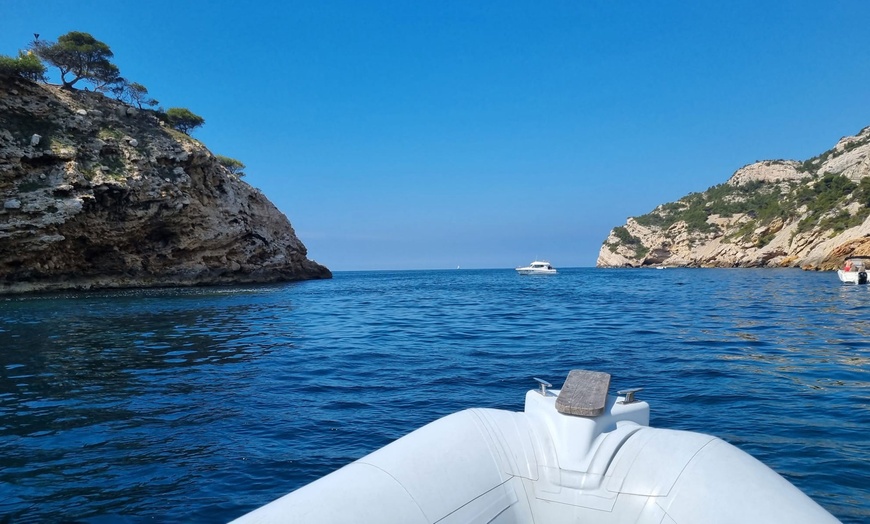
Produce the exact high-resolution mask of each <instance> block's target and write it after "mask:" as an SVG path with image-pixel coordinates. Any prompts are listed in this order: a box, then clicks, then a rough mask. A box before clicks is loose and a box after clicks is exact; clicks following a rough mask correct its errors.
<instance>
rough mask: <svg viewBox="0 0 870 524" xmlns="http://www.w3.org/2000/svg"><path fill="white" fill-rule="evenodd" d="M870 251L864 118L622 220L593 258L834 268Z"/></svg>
mask: <svg viewBox="0 0 870 524" xmlns="http://www.w3.org/2000/svg"><path fill="white" fill-rule="evenodd" d="M850 255H851V256H870V127H868V128H865V129H863V130H862V131H861V132H860V133H858V134H857V135H856V136H849V137H845V138H843V139H841V140H840V141H839V142H838V143H837V144H836V146H835V147H834V148H833V149H830V150H828V151H826V152H824V153H822V154H821V155H818V156H816V157H814V158H811V159H809V160H807V161H805V162H797V161H792V160H768V161H764V162H758V163H755V164H751V165H748V166H745V167H743V168H741V169H738V170H737V171H736V172H735V173H734V174H733V175H732V176H731V178H730V179H729V180H728V181H727V182H726V183H724V184H720V185H718V186H714V187H711V188H710V189H708V190H707V191H705V192H703V193H693V194H690V195H687V196H686V197H683V198H682V199H680V200H678V201H677V202H671V203H668V204H663V205H661V206H659V207H657V208H656V209H654V210H653V211H652V212H650V213H648V214H646V215H642V216H638V217H631V218H629V219H628V221H627V222H626V224H625V225H624V226H618V227H615V228H614V229H613V230H612V231H611V232H610V235H608V237H607V239H606V240H605V241H604V244H603V245H602V246H601V251H600V252H599V255H598V262H597V265H598V266H599V267H641V266H651V265H654V266H661V265H664V266H691V267H802V268H804V269H835V268H837V267H839V266H841V265H842V263H843V260H844V258H845V257H847V256H850Z"/></svg>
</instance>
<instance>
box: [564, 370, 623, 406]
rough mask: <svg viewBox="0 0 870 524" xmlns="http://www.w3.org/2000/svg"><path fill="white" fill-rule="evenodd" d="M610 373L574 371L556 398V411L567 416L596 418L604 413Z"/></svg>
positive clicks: (569, 374)
mask: <svg viewBox="0 0 870 524" xmlns="http://www.w3.org/2000/svg"><path fill="white" fill-rule="evenodd" d="M609 388H610V373H602V372H600V371H586V370H583V369H574V370H572V371H571V372H570V373H568V378H566V379H565V384H564V385H563V386H562V391H560V392H559V396H558V397H557V398H556V410H557V411H558V412H559V413H564V414H565V415H577V416H580V417H595V416H598V415H600V414H602V413H604V406H605V404H607V390H608V389H609Z"/></svg>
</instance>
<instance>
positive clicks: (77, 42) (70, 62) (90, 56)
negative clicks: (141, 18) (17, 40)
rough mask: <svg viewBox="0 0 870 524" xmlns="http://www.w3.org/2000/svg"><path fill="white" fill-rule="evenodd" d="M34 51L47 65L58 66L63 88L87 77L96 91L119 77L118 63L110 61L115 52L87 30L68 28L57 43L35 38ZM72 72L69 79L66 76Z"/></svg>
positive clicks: (67, 87)
mask: <svg viewBox="0 0 870 524" xmlns="http://www.w3.org/2000/svg"><path fill="white" fill-rule="evenodd" d="M32 48H33V51H34V52H35V53H36V54H37V55H38V56H39V57H40V58H42V59H43V60H45V61H46V62H48V63H49V64H51V65H53V66H55V67H57V68H58V69H60V79H61V82H63V87H65V88H66V89H74V87H73V86H74V85H75V84H76V82H78V81H79V80H87V81H89V82H91V83H92V84H93V85H94V88H95V89H97V90H103V89H105V88H106V87H107V86H108V85H111V84H113V83H115V82H117V81H118V80H120V78H121V77H120V73H119V71H118V66H116V65H115V64H113V63H112V62H111V60H110V59H111V58H112V57H114V56H115V55H114V53H112V50H111V49H109V46H108V45H106V44H105V43H103V42H100V41H99V40H97V39H96V38H94V37H93V36H91V35H90V34H88V33H83V32H81V31H70V32H69V33H67V34H65V35H62V36H60V37H59V38H58V39H57V42H56V43H53V42H49V41H46V40H39V39H36V40H34V41H33V45H32ZM67 75H71V76H72V79H67Z"/></svg>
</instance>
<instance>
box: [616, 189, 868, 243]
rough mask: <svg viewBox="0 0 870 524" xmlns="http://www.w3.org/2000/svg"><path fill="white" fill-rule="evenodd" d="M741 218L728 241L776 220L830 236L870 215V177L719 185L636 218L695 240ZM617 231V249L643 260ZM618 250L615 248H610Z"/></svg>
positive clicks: (743, 238) (744, 238)
mask: <svg viewBox="0 0 870 524" xmlns="http://www.w3.org/2000/svg"><path fill="white" fill-rule="evenodd" d="M714 215H717V216H719V217H726V218H727V217H734V216H736V215H742V219H741V220H742V223H741V225H740V227H739V228H738V229H737V230H736V231H732V232H730V233H729V235H728V236H727V237H726V238H725V239H724V240H725V241H726V242H727V241H741V242H746V241H749V240H750V239H751V238H752V237H753V234H754V233H755V232H756V231H757V230H758V229H759V228H763V227H764V226H767V225H770V224H771V223H772V222H773V221H774V220H777V219H780V220H782V221H787V220H790V219H791V220H797V219H800V221H799V222H798V227H797V229H796V231H795V234H800V233H804V232H807V231H811V230H814V229H820V230H823V231H824V230H827V231H831V232H832V233H839V232H842V231H845V230H846V229H848V228H850V227H854V226H856V225H859V224H861V223H863V222H864V220H865V219H866V218H867V217H868V216H870V178H865V179H863V180H861V182H860V183H859V184H856V183H854V182H852V181H851V180H849V179H848V178H846V177H845V176H843V175H839V174H831V173H824V174H822V175H817V176H815V177H813V178H811V179H810V180H809V181H806V180H804V181H787V182H775V183H769V182H761V181H753V182H749V183H747V184H742V185H731V184H727V183H724V184H719V185H716V186H713V187H711V188H709V189H707V191H704V192H703V193H691V194H689V195H687V196H685V197H683V198H681V199H680V200H678V201H676V202H671V203H668V204H663V205H661V206H659V207H658V208H656V209H655V210H653V211H652V212H650V213H647V214H645V215H641V216H639V217H636V218H635V221H636V222H637V223H638V224H640V225H642V226H646V227H652V228H656V229H661V230H667V229H668V228H670V227H671V226H674V225H675V224H678V223H681V224H684V225H685V229H686V231H688V232H689V233H690V234H694V235H696V236H703V235H707V234H711V233H712V234H722V233H723V232H722V231H721V230H720V228H719V226H718V225H717V224H716V223H715V222H714V221H712V220H710V219H711V217H713V216H714ZM614 233H615V235H616V236H617V238H618V239H619V245H624V246H627V247H629V248H632V249H634V250H635V252H636V253H638V255H639V257H642V256H643V255H645V253H643V255H641V252H642V251H643V250H642V249H641V248H642V246H640V241H639V239H637V238H636V237H633V236H632V235H631V234H630V233H629V232H628V230H627V229H625V228H624V227H621V226H620V227H617V228H615V229H614ZM772 239H773V234H772V233H768V234H767V235H766V236H762V237H761V238H758V239H756V240H755V245H756V247H763V246H764V245H766V244H767V243H768V242H770V240H772ZM609 247H610V248H611V250H615V248H616V247H617V246H616V245H612V246H609Z"/></svg>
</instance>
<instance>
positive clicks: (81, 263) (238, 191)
mask: <svg viewBox="0 0 870 524" xmlns="http://www.w3.org/2000/svg"><path fill="white" fill-rule="evenodd" d="M306 255H307V252H306V249H305V246H304V245H303V244H302V242H300V241H299V239H298V238H297V237H296V234H295V232H294V231H293V227H292V226H291V225H290V222H289V221H288V220H287V217H285V216H284V215H283V214H282V213H281V212H280V211H278V209H277V208H275V206H274V205H273V204H272V203H271V202H269V200H268V199H267V198H266V197H265V196H264V195H263V194H262V193H261V192H260V191H258V190H257V189H254V188H253V187H251V186H250V185H248V184H247V183H245V182H243V181H242V180H239V178H238V177H237V176H236V175H233V174H232V173H230V172H229V171H228V170H227V169H226V168H225V167H223V166H222V165H221V164H220V163H219V162H218V161H217V160H216V158H215V156H214V155H213V154H212V153H211V152H210V151H209V150H208V149H206V147H205V146H203V145H202V144H201V143H199V142H198V141H196V140H194V139H192V138H191V137H189V136H187V135H185V134H183V133H180V132H178V131H175V130H174V129H171V128H169V127H167V126H165V125H163V124H162V123H161V122H160V121H159V120H158V118H157V116H156V113H155V112H154V111H147V110H145V111H142V110H138V109H135V108H133V107H130V106H128V105H126V104H124V103H122V102H119V101H117V100H114V99H111V98H108V97H105V96H103V95H102V94H100V93H94V92H87V91H71V90H64V89H61V88H59V87H57V86H51V85H44V84H36V83H31V82H28V81H25V80H13V79H3V78H0V293H16V292H29V291H42V290H60V289H89V288H103V287H150V286H180V285H210V284H231V283H252V282H276V281H287V280H302V279H313V278H330V277H331V273H330V272H329V270H328V269H327V268H325V267H323V266H321V265H319V264H317V263H315V262H312V261H310V260H308V259H307V258H306Z"/></svg>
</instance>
